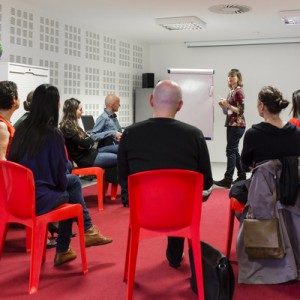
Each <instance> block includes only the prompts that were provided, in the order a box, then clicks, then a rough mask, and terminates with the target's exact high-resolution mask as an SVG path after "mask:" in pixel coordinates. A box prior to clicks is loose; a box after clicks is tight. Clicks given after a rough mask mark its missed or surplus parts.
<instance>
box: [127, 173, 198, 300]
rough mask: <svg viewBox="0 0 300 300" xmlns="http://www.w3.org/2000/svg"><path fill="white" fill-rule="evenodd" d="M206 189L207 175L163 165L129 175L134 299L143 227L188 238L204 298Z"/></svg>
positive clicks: (129, 283) (129, 249) (129, 243)
mask: <svg viewBox="0 0 300 300" xmlns="http://www.w3.org/2000/svg"><path fill="white" fill-rule="evenodd" d="M202 190H203V175H202V174H200V173H197V172H193V171H187V170H177V169H161V170H153V171H145V172H140V173H136V174H133V175H131V176H129V178H128V191H129V199H130V206H129V209H130V224H129V232H128V241H127V253H126V260H125V269H124V278H123V279H124V281H126V280H127V299H132V293H133V285H134V277H135V269H136V261H137V251H138V245H139V239H140V231H141V230H142V231H143V230H146V231H149V230H150V231H152V232H155V233H156V234H158V235H166V236H179V237H186V238H188V241H189V245H190V246H192V249H193V255H194V259H195V266H196V277H197V286H198V297H199V299H204V289H203V277H202V260H201V248H200V232H199V229H200V218H201V208H202ZM148 237H149V236H148Z"/></svg>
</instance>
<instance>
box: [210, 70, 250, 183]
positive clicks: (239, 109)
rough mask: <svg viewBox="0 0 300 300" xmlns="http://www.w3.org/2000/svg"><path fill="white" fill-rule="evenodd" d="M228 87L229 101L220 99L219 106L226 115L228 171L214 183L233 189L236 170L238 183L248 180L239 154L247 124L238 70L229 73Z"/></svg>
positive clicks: (241, 82)
mask: <svg viewBox="0 0 300 300" xmlns="http://www.w3.org/2000/svg"><path fill="white" fill-rule="evenodd" d="M228 86H229V88H230V91H229V94H228V96H227V99H226V100H225V99H220V101H219V105H220V107H221V108H222V109H223V112H224V114H226V121H225V127H227V129H226V137H227V146H226V156H227V169H226V172H225V174H224V178H223V179H222V180H220V181H214V184H216V185H218V186H222V187H225V188H227V189H229V188H230V187H231V184H232V183H233V182H232V178H233V174H234V169H235V168H237V175H238V177H237V179H236V180H235V181H234V183H235V182H238V181H241V180H244V179H246V173H245V171H244V170H243V167H242V164H241V157H240V154H239V142H240V139H241V138H242V136H243V134H244V132H245V128H246V122H245V117H244V98H245V97H244V92H243V89H242V88H243V79H242V74H241V72H240V71H239V70H238V69H231V70H230V71H229V73H228Z"/></svg>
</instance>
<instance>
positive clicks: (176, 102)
mask: <svg viewBox="0 0 300 300" xmlns="http://www.w3.org/2000/svg"><path fill="white" fill-rule="evenodd" d="M150 103H151V106H152V107H153V111H154V116H156V117H166V118H168V117H169V118H174V117H175V115H176V112H177V111H179V110H180V108H181V106H182V104H183V101H182V91H181V88H180V86H179V85H178V84H177V83H176V82H174V81H170V80H163V81H160V82H159V83H158V84H157V85H156V87H155V88H154V91H153V95H151V98H150Z"/></svg>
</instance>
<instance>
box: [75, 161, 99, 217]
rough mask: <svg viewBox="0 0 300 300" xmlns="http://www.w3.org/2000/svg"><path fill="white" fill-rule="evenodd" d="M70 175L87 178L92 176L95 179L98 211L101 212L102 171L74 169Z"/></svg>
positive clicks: (93, 168) (95, 168)
mask: <svg viewBox="0 0 300 300" xmlns="http://www.w3.org/2000/svg"><path fill="white" fill-rule="evenodd" d="M72 174H75V175H78V176H79V175H83V176H89V175H94V176H96V179H97V193H98V210H99V211H101V210H103V191H104V190H103V169H102V168H99V167H89V168H75V169H73V170H72Z"/></svg>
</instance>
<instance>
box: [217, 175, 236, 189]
mask: <svg viewBox="0 0 300 300" xmlns="http://www.w3.org/2000/svg"><path fill="white" fill-rule="evenodd" d="M214 184H215V185H218V186H222V187H224V188H225V189H230V188H231V184H232V179H230V178H227V177H224V178H223V179H222V180H220V181H214Z"/></svg>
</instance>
